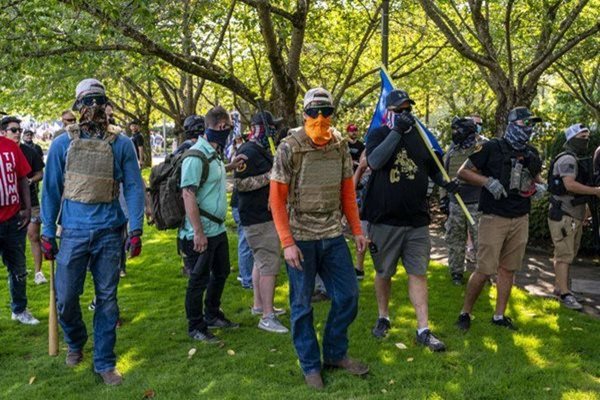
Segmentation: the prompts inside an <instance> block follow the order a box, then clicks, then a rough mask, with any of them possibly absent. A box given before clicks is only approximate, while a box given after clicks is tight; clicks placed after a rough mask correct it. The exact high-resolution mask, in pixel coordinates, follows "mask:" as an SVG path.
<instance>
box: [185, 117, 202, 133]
mask: <svg viewBox="0 0 600 400" xmlns="http://www.w3.org/2000/svg"><path fill="white" fill-rule="evenodd" d="M183 129H184V130H185V131H186V132H202V133H203V132H204V130H205V129H206V125H205V123H204V117H203V116H201V115H190V116H189V117H187V118H186V119H185V121H183Z"/></svg>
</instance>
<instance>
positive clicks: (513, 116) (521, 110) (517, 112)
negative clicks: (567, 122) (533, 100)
mask: <svg viewBox="0 0 600 400" xmlns="http://www.w3.org/2000/svg"><path fill="white" fill-rule="evenodd" d="M518 120H529V121H531V122H542V119H541V118H540V117H536V116H534V115H533V113H532V112H531V111H529V109H528V108H527V107H515V108H513V109H512V110H510V112H509V113H508V122H515V121H518Z"/></svg>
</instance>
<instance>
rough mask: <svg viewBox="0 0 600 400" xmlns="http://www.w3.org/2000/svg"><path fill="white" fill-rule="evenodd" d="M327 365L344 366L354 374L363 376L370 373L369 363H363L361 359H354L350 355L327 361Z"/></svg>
mask: <svg viewBox="0 0 600 400" xmlns="http://www.w3.org/2000/svg"><path fill="white" fill-rule="evenodd" d="M325 366H326V367H329V368H342V369H345V370H346V371H348V372H349V373H351V374H352V375H357V376H362V375H366V374H368V373H369V366H368V365H367V364H363V363H361V362H360V361H358V360H353V359H351V358H349V357H346V358H344V359H343V360H340V361H335V362H326V363H325Z"/></svg>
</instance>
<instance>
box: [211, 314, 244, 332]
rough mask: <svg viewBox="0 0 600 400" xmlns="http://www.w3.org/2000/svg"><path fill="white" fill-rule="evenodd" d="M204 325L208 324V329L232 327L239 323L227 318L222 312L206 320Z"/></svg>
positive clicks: (237, 326) (236, 326)
mask: <svg viewBox="0 0 600 400" xmlns="http://www.w3.org/2000/svg"><path fill="white" fill-rule="evenodd" d="M206 325H208V329H233V328H239V326H240V324H237V323H235V322H231V321H230V320H228V319H227V318H226V317H225V315H223V314H221V315H219V316H217V317H215V318H213V319H211V320H206Z"/></svg>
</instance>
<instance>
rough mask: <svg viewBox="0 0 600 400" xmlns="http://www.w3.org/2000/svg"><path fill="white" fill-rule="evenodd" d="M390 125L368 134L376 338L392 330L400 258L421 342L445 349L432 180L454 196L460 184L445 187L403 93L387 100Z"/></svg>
mask: <svg viewBox="0 0 600 400" xmlns="http://www.w3.org/2000/svg"><path fill="white" fill-rule="evenodd" d="M385 102H386V108H387V123H386V125H383V126H381V127H379V128H377V129H376V130H374V131H373V132H371V133H370V135H369V138H368V140H367V163H368V164H369V167H370V168H371V170H372V173H371V178H370V179H369V183H368V185H367V192H366V195H365V199H364V206H363V209H362V216H363V218H364V219H366V220H367V221H368V222H369V232H368V233H367V236H368V237H369V239H370V241H371V244H370V246H369V249H370V251H371V257H372V258H373V264H374V266H375V271H376V275H375V294H376V296H377V308H378V312H379V315H378V318H377V321H376V323H375V327H374V328H373V329H372V331H371V332H372V334H373V336H375V337H377V338H383V337H385V336H386V335H387V333H388V331H389V329H390V328H391V320H390V317H389V301H390V295H391V289H392V277H393V276H394V275H395V274H396V271H397V268H398V262H399V260H400V259H402V264H403V265H404V269H405V270H406V272H407V274H408V293H409V297H410V301H411V302H412V305H413V307H414V309H415V313H416V315H417V332H416V340H417V343H419V344H420V345H423V346H427V347H428V348H430V349H431V350H432V351H444V350H445V349H446V346H445V345H444V343H442V341H440V340H439V339H438V338H437V337H435V335H434V334H433V333H432V332H431V330H430V329H429V310H428V293H427V266H428V265H429V255H430V250H431V242H430V239H429V222H430V217H429V204H428V202H427V188H428V185H429V178H431V179H432V180H433V182H434V183H436V184H438V185H439V186H442V187H444V188H446V190H447V191H449V192H452V193H455V192H456V190H457V189H458V183H456V182H455V181H452V182H450V183H445V182H444V178H443V176H442V173H441V171H440V170H439V169H438V168H437V165H436V163H435V160H434V159H433V157H432V156H431V154H430V153H429V151H428V150H427V147H426V145H425V143H424V142H423V139H422V138H421V136H420V135H419V132H418V131H417V127H416V120H415V117H414V116H413V114H412V105H413V104H415V102H414V101H413V100H412V99H411V98H410V97H409V96H408V93H406V92H405V91H403V90H394V91H392V92H390V94H388V96H387V98H386V100H385Z"/></svg>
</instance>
